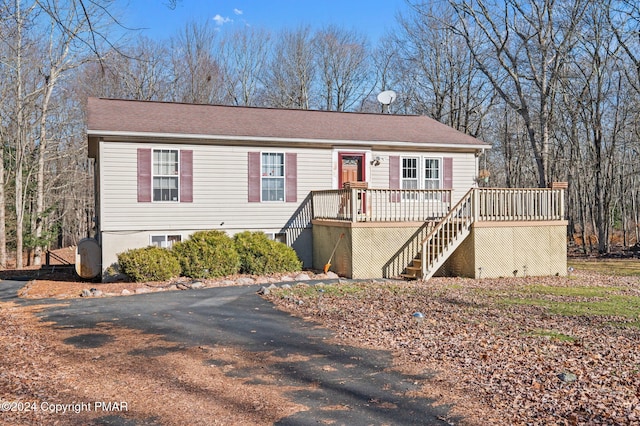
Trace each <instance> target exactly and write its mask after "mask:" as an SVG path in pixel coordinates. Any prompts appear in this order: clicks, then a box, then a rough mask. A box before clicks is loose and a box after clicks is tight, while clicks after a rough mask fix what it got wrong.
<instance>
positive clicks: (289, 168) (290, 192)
mask: <svg viewBox="0 0 640 426" xmlns="http://www.w3.org/2000/svg"><path fill="white" fill-rule="evenodd" d="M284 170H285V174H286V178H285V183H284V186H285V201H286V202H288V203H295V202H297V201H298V155H297V154H296V153H295V152H289V153H287V154H285V157H284Z"/></svg>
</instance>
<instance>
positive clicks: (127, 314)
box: [0, 281, 449, 425]
mask: <svg viewBox="0 0 640 426" xmlns="http://www.w3.org/2000/svg"><path fill="white" fill-rule="evenodd" d="M24 284H25V283H24V282H19V281H2V282H1V283H0V300H2V301H8V300H12V301H14V302H17V303H21V304H36V303H37V304H40V305H41V304H43V303H44V304H47V303H52V304H53V303H56V304H58V305H57V306H52V307H51V308H48V309H45V310H43V311H42V312H41V313H40V314H39V315H40V316H41V317H42V319H43V320H45V321H51V322H53V323H54V324H55V326H67V327H68V326H72V327H74V328H76V329H78V328H84V329H86V330H87V333H86V334H85V335H84V336H83V337H82V338H80V339H77V340H76V341H72V342H67V343H69V344H75V345H76V346H78V347H82V345H87V346H88V347H89V346H90V347H95V345H100V344H101V341H100V339H101V334H100V333H98V332H94V333H92V332H91V330H92V329H94V328H96V324H98V323H113V324H115V325H118V326H120V327H127V328H131V329H139V330H142V331H144V332H147V333H153V334H158V335H162V336H164V337H165V338H166V339H167V340H169V341H174V342H177V343H180V344H182V345H185V346H199V345H211V346H212V345H222V346H224V345H229V346H235V347H240V348H242V349H243V350H246V351H252V352H263V351H269V352H273V353H274V354H275V355H277V356H281V357H287V356H296V355H299V357H296V358H294V359H308V360H307V361H298V362H286V363H285V362H282V363H276V364H275V365H271V366H270V368H272V369H275V370H276V372H277V373H278V374H279V375H280V376H281V377H282V378H283V380H285V383H286V384H291V385H294V386H304V387H305V388H306V389H308V390H304V391H295V392H292V393H291V394H290V395H288V397H289V398H290V399H291V400H293V401H295V402H297V403H300V404H304V405H306V406H307V407H309V410H308V411H304V412H299V413H297V414H295V415H293V416H291V417H288V418H285V419H282V420H281V421H280V422H279V423H278V424H282V425H312V424H313V425H317V424H345V425H385V424H386V425H414V424H415V425H431V424H434V425H435V424H449V423H448V422H445V421H443V420H441V419H442V418H443V416H446V415H447V408H446V407H443V406H438V407H434V406H433V405H432V401H429V400H426V399H420V398H415V397H411V396H408V395H407V392H409V393H410V392H411V391H414V390H417V389H419V387H420V386H421V383H423V382H424V381H428V379H429V377H428V375H424V376H407V375H403V374H400V373H397V372H392V371H386V370H387V369H388V368H389V367H390V366H391V364H392V356H391V354H390V353H389V352H387V351H377V350H368V349H361V348H356V347H351V346H342V345H335V344H330V343H328V341H327V338H329V337H331V333H330V332H329V331H327V330H325V329H322V328H320V327H318V326H317V325H315V324H313V323H309V322H305V321H303V320H301V319H298V318H295V317H292V316H290V315H289V314H287V313H283V312H281V311H278V310H277V309H275V308H274V307H273V305H272V304H270V303H269V302H267V301H265V300H263V299H262V298H261V297H260V296H258V295H257V294H256V291H257V290H258V288H259V287H257V286H247V287H223V288H210V289H201V290H189V291H173V292H159V293H149V294H142V295H136V296H129V297H112V298H87V299H72V300H70V301H69V304H68V306H62V307H61V306H60V305H59V303H60V301H59V300H37V301H33V300H30V301H28V300H22V299H18V298H16V296H15V295H16V291H17V290H18V289H19V288H20V287H22V286H23V285H24ZM66 302H67V301H65V303H66ZM211 363H212V364H215V363H216V360H215V359H212V360H211ZM323 367H329V368H323ZM255 368H256V369H258V368H260V366H256V367H255ZM253 373H254V372H253V371H251V368H249V369H246V370H245V371H233V372H231V373H229V374H233V375H234V376H235V377H238V376H240V377H247V378H250V377H252V376H253V375H254V374H253ZM312 385H313V386H312ZM372 401H375V402H376V403H375V404H374V403H372ZM336 406H344V407H348V409H344V410H336V409H331V410H327V409H323V407H336ZM123 424H124V423H123ZM126 424H127V425H131V424H132V423H131V421H130V420H127V421H126ZM144 424H145V425H146V424H149V423H147V422H144Z"/></svg>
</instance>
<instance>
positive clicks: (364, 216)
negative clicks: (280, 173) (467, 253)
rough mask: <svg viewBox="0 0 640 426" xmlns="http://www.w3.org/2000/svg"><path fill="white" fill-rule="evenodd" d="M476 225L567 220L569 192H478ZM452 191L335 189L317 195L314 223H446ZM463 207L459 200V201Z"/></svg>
mask: <svg viewBox="0 0 640 426" xmlns="http://www.w3.org/2000/svg"><path fill="white" fill-rule="evenodd" d="M472 196H473V214H474V220H475V221H481V222H482V221H550V220H564V190H563V189H546V188H527V189H522V188H516V189H514V188H474V189H473V194H472ZM451 197H452V191H451V190H450V189H428V190H409V189H364V188H351V189H331V190H322V191H312V192H311V201H312V205H313V218H314V219H329V220H343V221H349V222H422V221H429V220H440V219H442V218H444V217H445V216H446V215H447V214H448V213H449V209H450V208H451V200H452V198H451ZM454 201H457V200H454Z"/></svg>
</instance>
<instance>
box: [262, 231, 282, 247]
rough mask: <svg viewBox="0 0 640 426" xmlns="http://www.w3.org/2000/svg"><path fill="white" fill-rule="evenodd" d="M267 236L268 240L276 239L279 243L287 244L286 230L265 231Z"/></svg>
mask: <svg viewBox="0 0 640 426" xmlns="http://www.w3.org/2000/svg"><path fill="white" fill-rule="evenodd" d="M265 234H266V235H267V237H269V239H270V240H274V241H277V242H279V243H283V244H287V233H286V232H265Z"/></svg>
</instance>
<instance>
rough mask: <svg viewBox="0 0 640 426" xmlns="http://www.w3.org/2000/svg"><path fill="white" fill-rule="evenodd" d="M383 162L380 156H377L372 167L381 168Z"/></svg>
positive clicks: (372, 162) (372, 161)
mask: <svg viewBox="0 0 640 426" xmlns="http://www.w3.org/2000/svg"><path fill="white" fill-rule="evenodd" d="M381 162H382V158H380V156H377V157H376V158H374V159H373V160H371V165H372V166H379V165H380V163H381Z"/></svg>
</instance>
